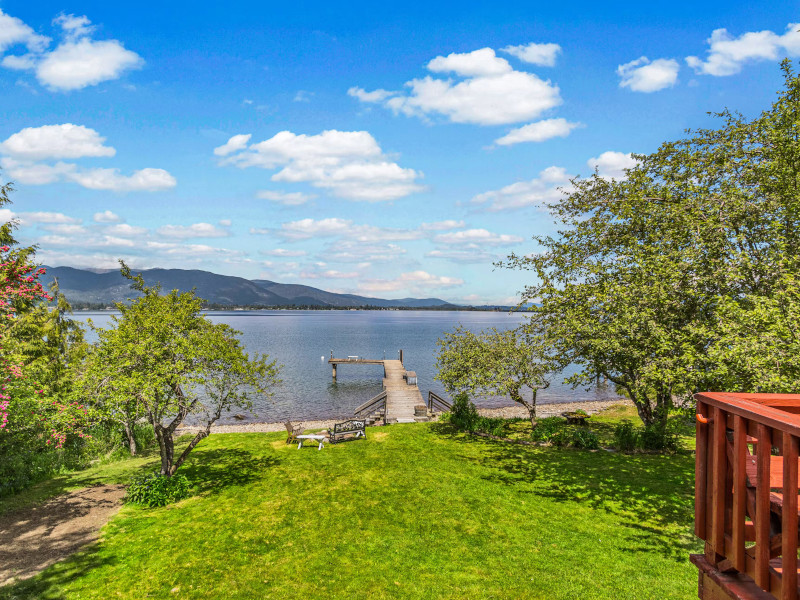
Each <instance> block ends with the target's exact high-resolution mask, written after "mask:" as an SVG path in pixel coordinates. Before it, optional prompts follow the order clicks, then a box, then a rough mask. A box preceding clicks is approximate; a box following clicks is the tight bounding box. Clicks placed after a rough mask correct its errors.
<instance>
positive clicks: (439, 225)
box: [419, 219, 464, 231]
mask: <svg viewBox="0 0 800 600" xmlns="http://www.w3.org/2000/svg"><path fill="white" fill-rule="evenodd" d="M462 227H464V221H453V220H452V219H449V220H447V221H435V222H433V223H423V224H422V225H420V226H419V228H420V229H421V230H422V231H446V230H448V229H460V228H462Z"/></svg>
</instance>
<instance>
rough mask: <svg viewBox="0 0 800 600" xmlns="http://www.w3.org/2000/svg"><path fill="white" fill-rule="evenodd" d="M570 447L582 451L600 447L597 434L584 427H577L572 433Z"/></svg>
mask: <svg viewBox="0 0 800 600" xmlns="http://www.w3.org/2000/svg"><path fill="white" fill-rule="evenodd" d="M571 442H572V445H573V446H575V447H576V448H583V449H584V450H597V449H598V448H599V447H600V440H599V439H597V434H596V433H595V432H594V431H592V430H591V429H588V428H586V427H579V428H576V429H574V430H573V431H572V440H571Z"/></svg>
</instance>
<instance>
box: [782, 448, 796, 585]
mask: <svg viewBox="0 0 800 600" xmlns="http://www.w3.org/2000/svg"><path fill="white" fill-rule="evenodd" d="M797 459H798V450H797V438H796V437H794V436H793V435H792V434H791V433H787V432H784V433H783V508H782V509H781V532H782V535H781V567H782V568H781V600H797V467H798V463H797Z"/></svg>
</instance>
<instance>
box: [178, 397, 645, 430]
mask: <svg viewBox="0 0 800 600" xmlns="http://www.w3.org/2000/svg"><path fill="white" fill-rule="evenodd" d="M616 404H625V405H631V404H632V403H631V401H630V400H625V399H623V398H618V399H616V400H594V401H589V402H564V403H559V404H540V405H539V406H538V407H537V411H536V413H537V416H538V417H540V418H544V417H552V416H554V415H560V414H561V413H562V412H571V411H575V410H579V409H580V410H583V411H586V412H587V413H588V414H590V415H591V414H593V413H596V412H599V411H601V410H604V409H606V408H608V407H610V406H614V405H616ZM478 412H479V413H480V414H481V415H482V416H484V417H502V418H504V419H513V418H523V419H527V418H528V411H527V410H526V409H525V407H523V406H519V405H514V406H504V407H501V408H479V409H478ZM341 421H342V419H326V420H321V421H299V423H300V425H301V426H302V427H303V429H312V430H313V429H328V428H329V427H333V424H334V423H339V422H341ZM293 423H296V422H295V421H293ZM198 430H199V428H198V427H191V426H189V427H180V428H179V429H178V431H177V432H176V433H178V434H181V433H190V432H192V431H198ZM273 431H286V427H285V426H284V424H283V423H242V424H239V425H215V426H214V427H212V428H211V433H269V432H273Z"/></svg>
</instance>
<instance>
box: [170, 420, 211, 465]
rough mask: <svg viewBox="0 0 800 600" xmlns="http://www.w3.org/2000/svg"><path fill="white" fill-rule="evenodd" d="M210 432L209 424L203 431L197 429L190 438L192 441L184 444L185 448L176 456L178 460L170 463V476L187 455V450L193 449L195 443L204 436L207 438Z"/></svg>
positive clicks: (200, 440)
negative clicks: (194, 434) (195, 433)
mask: <svg viewBox="0 0 800 600" xmlns="http://www.w3.org/2000/svg"><path fill="white" fill-rule="evenodd" d="M210 433H211V425H209V426H208V427H207V428H206V429H204V430H203V431H198V432H197V435H196V436H194V438H192V441H191V442H189V445H188V446H186V449H185V450H184V451H183V452H182V453H181V455H180V456H179V457H178V460H176V461H175V464H174V465H172V469H171V472H170V476H172V475H174V474H175V471H177V470H178V467H180V466H181V465H182V464H183V461H185V460H186V457H187V456H189V452H191V451H192V450H194V447H195V446H197V444H199V443H200V442H202V441H203V440H204V439H205V438H207V437H208V436H209V434H210Z"/></svg>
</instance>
